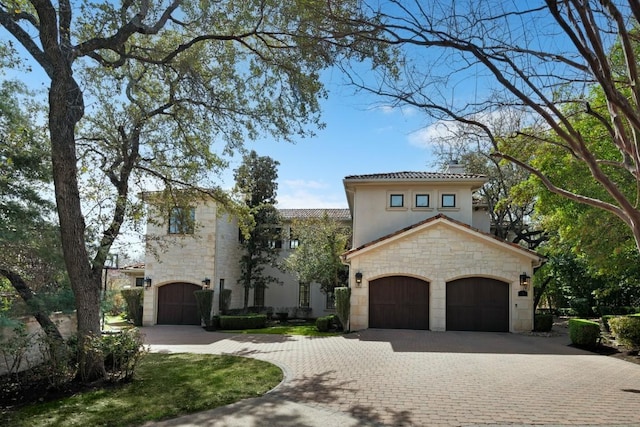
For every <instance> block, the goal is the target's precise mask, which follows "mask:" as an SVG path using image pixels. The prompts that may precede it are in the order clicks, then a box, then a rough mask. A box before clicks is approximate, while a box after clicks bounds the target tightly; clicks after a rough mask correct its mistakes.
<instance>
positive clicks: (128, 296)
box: [121, 288, 144, 326]
mask: <svg viewBox="0 0 640 427" xmlns="http://www.w3.org/2000/svg"><path fill="white" fill-rule="evenodd" d="M121 293H122V296H123V297H124V300H125V302H126V304H127V319H129V320H130V321H131V322H133V324H134V325H135V326H142V298H143V297H144V291H143V290H142V289H140V288H133V289H123V290H122V291H121Z"/></svg>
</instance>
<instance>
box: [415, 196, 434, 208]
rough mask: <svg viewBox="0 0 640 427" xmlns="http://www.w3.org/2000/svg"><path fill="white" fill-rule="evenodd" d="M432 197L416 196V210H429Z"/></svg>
mask: <svg viewBox="0 0 640 427" xmlns="http://www.w3.org/2000/svg"><path fill="white" fill-rule="evenodd" d="M430 202H431V200H430V197H429V195H428V194H416V195H415V207H416V208H428V207H429V205H430Z"/></svg>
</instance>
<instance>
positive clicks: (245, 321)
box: [220, 314, 267, 329]
mask: <svg viewBox="0 0 640 427" xmlns="http://www.w3.org/2000/svg"><path fill="white" fill-rule="evenodd" d="M266 327H267V315H266V314H247V315H245V316H220V329H260V328H266Z"/></svg>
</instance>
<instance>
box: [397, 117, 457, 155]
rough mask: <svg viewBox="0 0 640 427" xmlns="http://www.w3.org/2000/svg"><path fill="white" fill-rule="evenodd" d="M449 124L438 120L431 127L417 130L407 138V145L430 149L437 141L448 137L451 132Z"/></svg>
mask: <svg viewBox="0 0 640 427" xmlns="http://www.w3.org/2000/svg"><path fill="white" fill-rule="evenodd" d="M450 126H451V122H446V121H443V120H439V121H437V122H435V123H433V124H432V125H429V126H427V127H425V128H422V129H419V130H417V131H415V132H412V133H410V134H409V135H408V136H407V139H408V140H409V143H410V144H411V145H414V146H416V147H419V148H430V147H431V146H433V145H434V143H435V141H436V140H438V139H442V138H446V137H450V136H452V135H453V132H452V130H451V128H450Z"/></svg>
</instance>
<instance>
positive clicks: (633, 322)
mask: <svg viewBox="0 0 640 427" xmlns="http://www.w3.org/2000/svg"><path fill="white" fill-rule="evenodd" d="M609 326H610V327H611V332H612V333H613V334H614V335H615V336H616V339H617V340H618V341H619V342H620V343H621V344H623V345H625V346H627V347H630V348H632V349H635V350H637V349H640V316H626V317H616V318H615V319H611V320H609Z"/></svg>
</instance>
